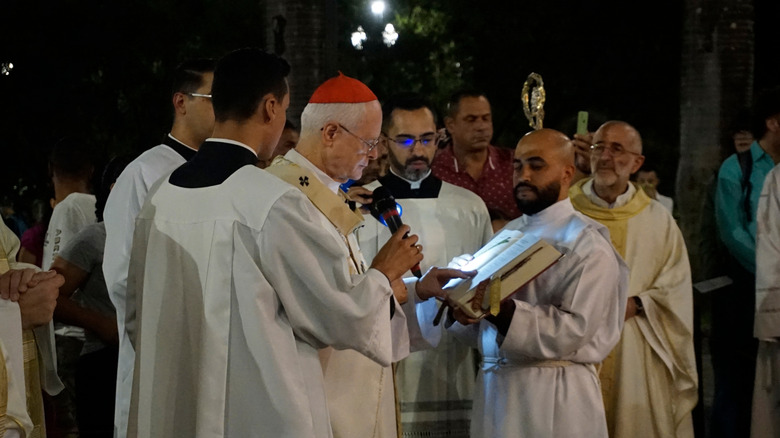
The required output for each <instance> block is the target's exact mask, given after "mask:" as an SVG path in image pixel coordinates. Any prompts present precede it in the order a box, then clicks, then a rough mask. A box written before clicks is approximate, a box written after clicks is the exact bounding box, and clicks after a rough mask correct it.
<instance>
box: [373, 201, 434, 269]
mask: <svg viewBox="0 0 780 438" xmlns="http://www.w3.org/2000/svg"><path fill="white" fill-rule="evenodd" d="M371 198H372V199H373V202H372V203H371V204H369V205H368V208H369V210H370V211H371V216H374V217H375V218H376V220H378V221H379V222H384V224H385V225H387V228H389V229H390V232H391V233H393V234H395V233H396V231H398V229H399V228H401V226H402V225H403V224H404V223H403V221H402V220H401V215H400V214H399V213H398V209H397V208H396V204H395V198H393V195H392V193H390V190H387V188H385V187H384V186H379V187H377V188H376V189H375V190H374V194H373V195H372V197H371ZM405 238H406V236H404V239H405ZM412 274H414V276H415V277H417V278H421V277H422V271H420V264H419V263H416V264H415V265H414V266H412Z"/></svg>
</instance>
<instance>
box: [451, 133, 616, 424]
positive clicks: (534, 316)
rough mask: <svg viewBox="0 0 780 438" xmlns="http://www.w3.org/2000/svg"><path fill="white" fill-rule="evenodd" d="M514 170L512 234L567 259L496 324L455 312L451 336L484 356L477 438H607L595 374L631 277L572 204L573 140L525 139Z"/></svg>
mask: <svg viewBox="0 0 780 438" xmlns="http://www.w3.org/2000/svg"><path fill="white" fill-rule="evenodd" d="M514 167H515V171H514V181H513V183H514V185H515V198H516V200H517V203H518V207H519V208H520V210H521V211H522V212H523V214H524V215H523V216H522V217H519V218H517V219H515V220H513V221H511V222H509V223H508V224H507V225H506V227H505V228H506V229H513V230H520V231H522V232H524V233H526V234H530V235H533V236H538V237H540V238H542V239H544V240H546V241H547V242H549V243H550V244H552V245H553V246H554V247H555V248H556V249H557V250H558V251H560V252H561V253H562V254H563V255H564V257H563V258H562V259H561V260H560V261H558V262H557V263H556V264H554V265H553V266H551V267H550V268H549V269H548V270H546V271H545V272H543V273H542V274H541V275H539V276H538V277H537V278H535V279H534V280H532V281H531V282H530V283H528V284H527V285H526V286H524V287H522V288H520V289H519V290H518V291H517V292H515V294H514V295H513V296H512V297H511V298H510V299H508V300H506V301H505V302H504V303H502V306H501V311H500V313H499V314H498V315H497V316H488V317H487V318H485V319H483V320H481V321H475V320H470V319H467V318H466V317H465V315H464V314H463V313H462V312H460V311H457V310H456V311H455V312H454V316H455V318H456V319H457V320H458V322H457V323H454V324H452V325H451V326H450V329H449V330H450V331H451V332H454V333H456V334H458V335H459V336H462V337H464V338H465V339H470V340H471V341H472V342H473V343H474V345H477V346H478V347H479V350H480V353H482V356H483V359H482V367H481V370H480V371H479V374H478V378H477V393H476V395H475V397H474V412H473V417H472V420H471V436H472V437H473V438H479V437H485V438H501V437H506V438H509V437H513V438H514V437H592V438H596V437H605V438H606V437H607V423H606V419H605V416H604V405H603V403H602V399H601V389H600V387H599V380H598V374H597V372H596V365H598V363H599V362H601V361H602V360H603V359H604V358H605V357H606V356H607V354H608V353H609V352H610V350H612V347H614V346H615V344H616V343H617V342H618V339H619V338H620V330H621V329H622V327H623V315H624V314H625V306H626V292H627V289H628V268H627V267H626V265H625V263H623V261H622V259H621V258H620V256H619V255H618V254H617V253H616V252H615V250H614V249H613V248H612V245H611V243H610V241H609V233H608V232H607V229H606V228H605V227H604V226H603V225H601V224H599V223H597V222H595V221H593V220H592V219H589V218H587V217H585V216H584V215H582V214H581V213H578V212H576V211H575V210H574V208H573V207H572V205H571V202H570V201H569V198H568V189H569V184H570V182H571V179H572V176H573V175H574V149H573V146H572V143H571V141H569V139H568V138H567V137H566V136H565V135H563V134H561V133H560V132H558V131H553V130H550V129H542V130H539V131H533V132H531V133H529V134H526V135H525V136H524V137H523V138H522V139H521V140H520V142H519V143H518V145H517V149H516V150H515V156H514ZM481 286H482V290H483V291H484V286H485V285H484V284H483V285H481ZM477 301H478V302H479V301H480V300H477ZM448 323H449V321H448ZM463 324H468V325H463Z"/></svg>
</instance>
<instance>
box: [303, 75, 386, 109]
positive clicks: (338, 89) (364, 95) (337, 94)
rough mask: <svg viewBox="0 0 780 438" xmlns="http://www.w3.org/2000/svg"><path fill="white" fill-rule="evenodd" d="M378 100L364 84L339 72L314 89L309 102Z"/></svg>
mask: <svg viewBox="0 0 780 438" xmlns="http://www.w3.org/2000/svg"><path fill="white" fill-rule="evenodd" d="M373 100H378V99H377V98H376V95H375V94H374V92H373V91H371V90H370V89H369V88H368V87H367V86H366V84H364V83H362V82H360V81H359V80H357V79H354V78H350V77H349V76H345V75H344V73H342V72H339V75H338V76H336V77H335V78H330V79H328V80H327V81H325V82H323V83H322V85H320V86H319V87H317V89H316V90H314V94H312V95H311V99H309V103H363V102H371V101H373Z"/></svg>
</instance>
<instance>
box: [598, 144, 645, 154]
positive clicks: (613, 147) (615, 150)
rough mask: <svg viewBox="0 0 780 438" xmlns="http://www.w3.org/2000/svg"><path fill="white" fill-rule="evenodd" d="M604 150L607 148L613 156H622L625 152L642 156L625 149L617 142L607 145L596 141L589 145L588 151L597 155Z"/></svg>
mask: <svg viewBox="0 0 780 438" xmlns="http://www.w3.org/2000/svg"><path fill="white" fill-rule="evenodd" d="M605 150H609V153H610V154H612V156H613V157H622V156H623V155H625V154H631V155H636V156H638V157H641V156H642V154H638V153H636V152H631V151H629V150H627V149H626V148H624V147H623V145H621V144H618V143H610V144H609V145H606V144H604V143H596V144H594V145H591V146H590V152H591V153H592V154H593V155H595V156H597V157H599V156H601V155H603V154H604V151H605Z"/></svg>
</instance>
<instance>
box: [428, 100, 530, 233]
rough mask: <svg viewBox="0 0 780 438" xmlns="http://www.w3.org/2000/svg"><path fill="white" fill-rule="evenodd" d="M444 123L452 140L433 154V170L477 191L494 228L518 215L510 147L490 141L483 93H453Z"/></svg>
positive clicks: (490, 117)
mask: <svg viewBox="0 0 780 438" xmlns="http://www.w3.org/2000/svg"><path fill="white" fill-rule="evenodd" d="M444 124H445V125H446V127H447V131H448V132H449V134H450V137H451V138H452V144H451V145H450V146H448V147H446V148H444V149H442V150H440V151H439V153H438V154H437V155H436V158H435V159H434V160H433V163H432V165H431V168H432V169H433V174H434V175H435V176H436V177H437V178H440V179H441V180H442V181H446V182H448V183H450V184H455V185H456V186H460V187H463V188H465V189H468V190H471V191H472V192H474V193H476V194H477V195H479V197H480V198H482V200H483V201H485V204H486V205H487V207H488V211H489V212H490V217H491V219H492V220H493V221H494V225H493V229H494V230H497V229H499V228H501V225H503V224H504V223H506V222H507V221H509V220H512V219H514V218H516V217H518V216H520V211H519V210H518V209H517V205H516V204H515V201H514V197H513V194H512V185H511V180H512V151H511V150H510V149H504V148H498V147H496V146H493V145H491V144H490V140H491V139H492V137H493V114H492V112H491V109H490V102H488V100H487V97H485V94H484V93H480V92H477V91H460V92H457V93H455V94H454V95H453V96H452V98H451V99H450V102H449V104H448V107H447V116H446V117H445V118H444Z"/></svg>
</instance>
